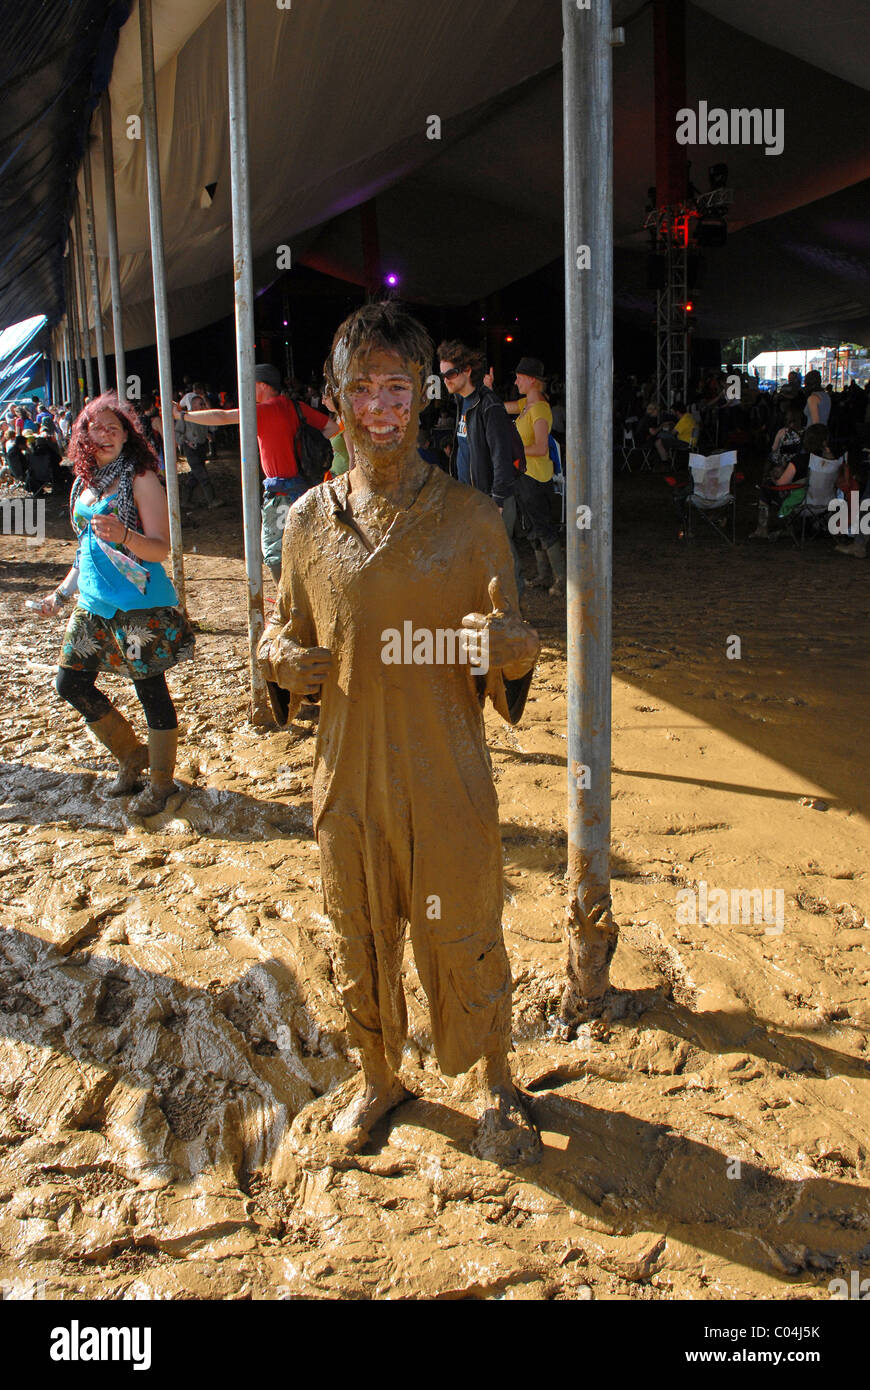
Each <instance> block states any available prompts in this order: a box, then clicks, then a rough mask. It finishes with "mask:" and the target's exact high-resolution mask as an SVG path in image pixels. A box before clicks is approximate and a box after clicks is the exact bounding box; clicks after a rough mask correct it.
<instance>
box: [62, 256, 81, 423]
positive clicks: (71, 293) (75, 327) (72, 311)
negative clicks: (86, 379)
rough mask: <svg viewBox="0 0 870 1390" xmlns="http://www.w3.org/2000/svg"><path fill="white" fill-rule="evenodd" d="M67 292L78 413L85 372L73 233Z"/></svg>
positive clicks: (77, 411)
mask: <svg viewBox="0 0 870 1390" xmlns="http://www.w3.org/2000/svg"><path fill="white" fill-rule="evenodd" d="M64 264H65V266H66V293H67V305H68V309H67V314H68V317H69V325H70V347H71V348H72V359H71V360H72V369H73V379H72V397H71V401H72V407H73V412H74V414H76V415H77V414H78V413H79V411H80V410H81V408H82V378H83V376H84V373H83V372H82V370H81V353H80V352H79V313H78V304H77V303H76V277H75V256H74V252H73V245H72V234H70V236H69V239H68V241H67V255H66V261H65V262H64Z"/></svg>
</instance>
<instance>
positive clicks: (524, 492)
mask: <svg viewBox="0 0 870 1390" xmlns="http://www.w3.org/2000/svg"><path fill="white" fill-rule="evenodd" d="M516 383H517V388H518V389H519V391H520V393H521V394H520V399H519V400H518V401H506V402H505V410H506V411H507V412H508V414H509V415H514V416H516V422H517V429H518V430H519V435H520V439H521V440H522V444H523V449H524V450H525V455H526V471H525V473H520V474H518V475H517V492H516V496H517V505H518V507H519V508H520V510H521V511H522V513H523V515H524V517H525V521H526V527H527V530H528V535H529V539H530V540H531V542H532V545H533V547H534V551H535V563H536V565H537V568H538V574H537V579H533V580H531V581H530V582H531V584H532V586H533V587H535V588H542V589H549V590H550V593H551V594H553V595H554V596H560V595H562V594H564V593H565V548H564V545H563V544H562V538H561V535H560V533H559V526H558V523H557V522H556V521H555V520H554V515H553V496H554V493H553V460H552V459H551V458H550V440H549V436H550V430H551V429H552V427H553V412H552V411H551V410H550V403H549V401H548V400H547V392H546V381H545V377H544V364H543V362H541V361H540V359H539V358H537V357H523V358H522V359H521V360H520V362H519V363H518V364H517V370H516ZM551 570H552V573H551Z"/></svg>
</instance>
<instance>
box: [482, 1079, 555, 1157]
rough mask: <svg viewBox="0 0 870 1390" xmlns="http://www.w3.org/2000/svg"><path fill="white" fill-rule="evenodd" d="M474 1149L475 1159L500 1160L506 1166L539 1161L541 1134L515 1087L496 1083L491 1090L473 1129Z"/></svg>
mask: <svg viewBox="0 0 870 1390" xmlns="http://www.w3.org/2000/svg"><path fill="white" fill-rule="evenodd" d="M471 1152H472V1153H473V1154H474V1155H475V1157H476V1158H484V1159H487V1160H488V1161H489V1162H490V1163H498V1164H500V1165H501V1167H503V1168H512V1167H515V1166H516V1165H518V1164H524V1163H537V1161H538V1159H539V1158H540V1156H541V1136H540V1134H539V1132H538V1127H537V1125H536V1124H535V1122H534V1120H533V1119H532V1117H531V1115H530V1114H529V1112H528V1110H527V1109H526V1106H525V1104H524V1103H523V1101H522V1099H521V1098H520V1093H519V1091H518V1090H517V1089H516V1088H515V1087H514V1086H511V1087H510V1088H507V1087H505V1086H496V1087H493V1089H492V1090H491V1091H490V1093H489V1096H488V1098H487V1104H486V1108H485V1110H484V1111H483V1114H482V1115H481V1117H480V1119H479V1120H478V1122H477V1128H476V1129H475V1131H474V1138H473V1140H472V1141H471Z"/></svg>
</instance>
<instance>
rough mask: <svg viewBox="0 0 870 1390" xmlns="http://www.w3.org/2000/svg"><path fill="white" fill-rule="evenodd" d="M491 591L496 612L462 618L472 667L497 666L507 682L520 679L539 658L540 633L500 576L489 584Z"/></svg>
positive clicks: (494, 576)
mask: <svg viewBox="0 0 870 1390" xmlns="http://www.w3.org/2000/svg"><path fill="white" fill-rule="evenodd" d="M488 592H489V601H490V603H491V604H492V611H491V612H490V613H466V615H465V617H464V618H463V619H462V626H463V627H464V628H466V629H468V632H469V636H468V657H469V664H470V665H472V666H480V667H482V668H483V670H484V671H485V670H487V669H488V668H489V667H497V668H500V669H501V671H502V674H503V675H504V677H505V679H506V680H518V679H519V678H520V676H524V675H525V674H526V672H527V671H530V670H531V668H532V667H533V666H534V664H535V662H536V661H537V659H538V652H539V651H540V649H541V644H540V642H539V640H538V634H537V633H536V632H535V630H534V628H531V627H529V625H528V623H527V622H524V621H523V619H522V617H521V616H520V614H519V613H518V611H517V610H516V608H514V607H513V605H512V604H511V603H510V600H509V599H508V598H507V597H506V595H505V592H504V589H503V588H502V584H501V580H500V579H499V577H498V575H493V577H492V579H491V580H490V581H489V585H488ZM472 634H474V636H472Z"/></svg>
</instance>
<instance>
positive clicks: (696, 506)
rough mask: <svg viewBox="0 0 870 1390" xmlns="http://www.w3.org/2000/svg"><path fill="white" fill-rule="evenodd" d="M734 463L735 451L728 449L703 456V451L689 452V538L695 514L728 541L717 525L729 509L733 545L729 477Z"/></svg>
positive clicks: (733, 535) (731, 498) (734, 536)
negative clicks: (690, 477) (691, 486)
mask: <svg viewBox="0 0 870 1390" xmlns="http://www.w3.org/2000/svg"><path fill="white" fill-rule="evenodd" d="M736 465H737V450H736V449H729V450H728V452H727V453H720V454H710V455H709V456H707V457H705V456H704V455H703V454H690V455H689V468H690V469H691V472H692V479H693V481H694V488H693V490H692V492H690V493H689V496H688V497H687V498H686V538H687V540H692V539H693V537H694V529H693V517H694V516H695V515H696V514H697V515H698V516H700V517H703V519H704V520H705V521H706V522H707V524H708V525H709V526H711V527H712V528H713V530H714V531H715V532H716V534H717V535H719V536H721V537H722V539H723V540H725V541H727V540H728V533H727V531H726V530H723V528H722V527H721V526H720V525H719V522H720V521H723V520H725V519H726V517H727V513H728V511H729V510H730V512H731V538H730V539H731V544H732V545H733V544H734V542H735V540H736V536H737V532H736V526H737V520H736V514H737V508H736V506H735V501H734V494H733V492H732V491H731V478H732V475H733V473H734V469H735V467H736Z"/></svg>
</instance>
